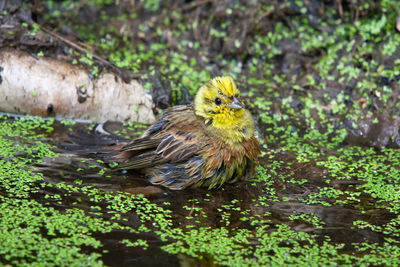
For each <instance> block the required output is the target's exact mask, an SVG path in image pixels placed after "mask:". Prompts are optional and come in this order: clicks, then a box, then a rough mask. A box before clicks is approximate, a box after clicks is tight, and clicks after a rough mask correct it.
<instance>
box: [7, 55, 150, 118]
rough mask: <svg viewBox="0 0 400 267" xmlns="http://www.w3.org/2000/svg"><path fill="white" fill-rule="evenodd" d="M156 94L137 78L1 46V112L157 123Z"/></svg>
mask: <svg viewBox="0 0 400 267" xmlns="http://www.w3.org/2000/svg"><path fill="white" fill-rule="evenodd" d="M152 108H153V103H152V99H151V96H150V95H149V94H147V93H146V91H145V90H144V88H143V87H142V86H141V85H140V84H139V83H138V82H137V81H136V80H132V81H131V82H130V83H125V82H124V81H123V80H122V79H121V78H120V77H118V76H117V75H115V74H113V73H110V72H106V71H103V72H102V73H101V74H100V76H99V77H97V78H94V79H92V78H91V76H90V75H89V72H88V71H87V70H85V69H84V68H82V67H79V66H76V65H72V64H69V63H67V62H63V61H60V60H56V59H50V58H42V57H34V56H32V55H29V54H28V53H25V52H21V51H17V50H11V49H3V50H0V111H3V112H12V113H20V114H30V115H39V116H54V117H57V118H79V119H91V120H94V121H101V120H120V121H135V122H149V123H150V122H153V121H154V120H155V116H154V114H153V111H152Z"/></svg>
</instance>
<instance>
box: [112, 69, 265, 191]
mask: <svg viewBox="0 0 400 267" xmlns="http://www.w3.org/2000/svg"><path fill="white" fill-rule="evenodd" d="M112 149H113V150H114V153H113V155H112V159H113V160H114V161H115V162H117V163H118V166H117V167H116V168H117V169H119V170H138V171H141V172H144V174H145V176H147V177H148V179H149V181H150V182H151V183H152V184H154V185H160V186H164V187H167V188H169V189H171V190H181V189H185V188H189V187H207V188H208V189H212V188H217V187H220V186H222V185H223V184H225V183H233V182H236V181H238V180H239V179H243V178H246V177H248V176H249V175H251V174H253V173H254V168H255V165H256V164H257V160H258V156H259V154H260V147H259V143H258V140H257V139H256V137H255V126H254V121H253V117H252V115H251V113H250V112H249V111H248V110H247V109H246V108H245V106H244V104H243V102H242V101H241V100H240V92H239V90H238V89H237V87H236V85H235V83H234V80H233V79H232V77H230V76H222V77H215V78H213V79H212V80H210V81H208V82H207V83H205V84H204V85H203V86H201V87H200V88H199V90H198V92H197V93H196V95H195V98H194V103H193V104H189V105H177V106H173V107H170V108H168V109H167V110H165V112H164V113H163V115H162V116H161V118H160V119H159V120H158V121H156V122H155V123H154V124H152V125H151V126H150V127H149V128H148V129H147V130H146V131H145V132H144V134H143V135H142V136H140V137H138V138H136V139H133V140H132V141H129V142H128V143H126V144H123V145H119V146H118V148H117V150H116V148H115V147H114V148H112ZM115 150H116V151H115Z"/></svg>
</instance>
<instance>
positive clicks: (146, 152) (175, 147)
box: [116, 106, 203, 169]
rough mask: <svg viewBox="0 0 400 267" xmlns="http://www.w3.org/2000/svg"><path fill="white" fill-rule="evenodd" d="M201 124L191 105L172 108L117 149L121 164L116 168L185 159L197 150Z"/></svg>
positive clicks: (139, 167) (151, 164) (132, 167)
mask: <svg viewBox="0 0 400 267" xmlns="http://www.w3.org/2000/svg"><path fill="white" fill-rule="evenodd" d="M202 127H203V124H202V122H201V121H200V120H199V119H198V118H197V117H196V116H195V115H194V112H193V108H192V106H176V107H173V108H171V109H170V110H168V111H167V112H166V113H165V114H164V116H163V117H162V118H161V120H160V121H158V122H157V123H155V124H153V125H152V126H151V127H150V128H149V129H148V130H147V131H146V133H145V134H144V135H143V136H142V137H140V138H138V139H135V140H133V141H132V142H131V143H128V144H127V145H125V146H124V147H123V148H122V149H121V150H120V151H121V153H119V154H118V155H117V156H116V157H117V158H120V159H123V163H122V164H120V165H119V166H118V168H121V169H142V168H149V167H153V166H155V165H158V164H160V163H177V162H182V161H185V160H187V159H188V158H190V157H192V156H193V155H195V154H196V153H197V152H198V151H199V148H200V144H201V142H200V138H201V133H202V131H201V130H202Z"/></svg>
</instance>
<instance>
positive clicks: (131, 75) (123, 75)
mask: <svg viewBox="0 0 400 267" xmlns="http://www.w3.org/2000/svg"><path fill="white" fill-rule="evenodd" d="M19 18H20V19H21V20H23V21H24V22H26V23H28V24H29V25H31V26H32V25H37V26H38V27H39V29H41V30H42V31H44V32H45V33H47V34H49V35H51V36H53V37H55V38H57V39H59V40H60V41H62V42H64V43H66V44H67V45H69V46H71V47H73V48H75V49H76V50H78V51H80V52H84V53H87V54H89V55H91V56H92V57H93V58H94V59H96V60H97V61H99V62H101V63H102V64H104V65H105V66H107V67H110V68H112V69H113V70H114V71H115V72H116V73H117V74H118V75H120V76H121V78H122V79H123V80H124V81H125V82H129V81H130V80H131V79H138V78H140V77H141V75H140V74H135V73H131V72H129V73H127V72H126V71H123V70H121V69H120V68H119V67H117V66H115V65H114V64H112V63H111V62H109V61H108V60H106V59H104V58H102V57H101V56H99V55H97V54H95V53H93V52H91V51H89V50H88V49H86V48H84V47H82V46H80V45H78V44H76V43H74V42H73V41H70V40H68V39H67V38H65V37H63V36H61V35H60V34H58V33H55V32H53V31H51V30H49V29H46V28H45V27H44V26H41V25H39V24H38V23H36V22H34V21H32V20H29V19H27V18H24V17H23V16H19Z"/></svg>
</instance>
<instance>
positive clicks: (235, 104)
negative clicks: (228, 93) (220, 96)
mask: <svg viewBox="0 0 400 267" xmlns="http://www.w3.org/2000/svg"><path fill="white" fill-rule="evenodd" d="M228 108H232V109H241V108H244V105H243V103H242V102H240V100H239V99H237V98H236V97H234V98H233V101H232V103H230V104H229V105H228Z"/></svg>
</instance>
